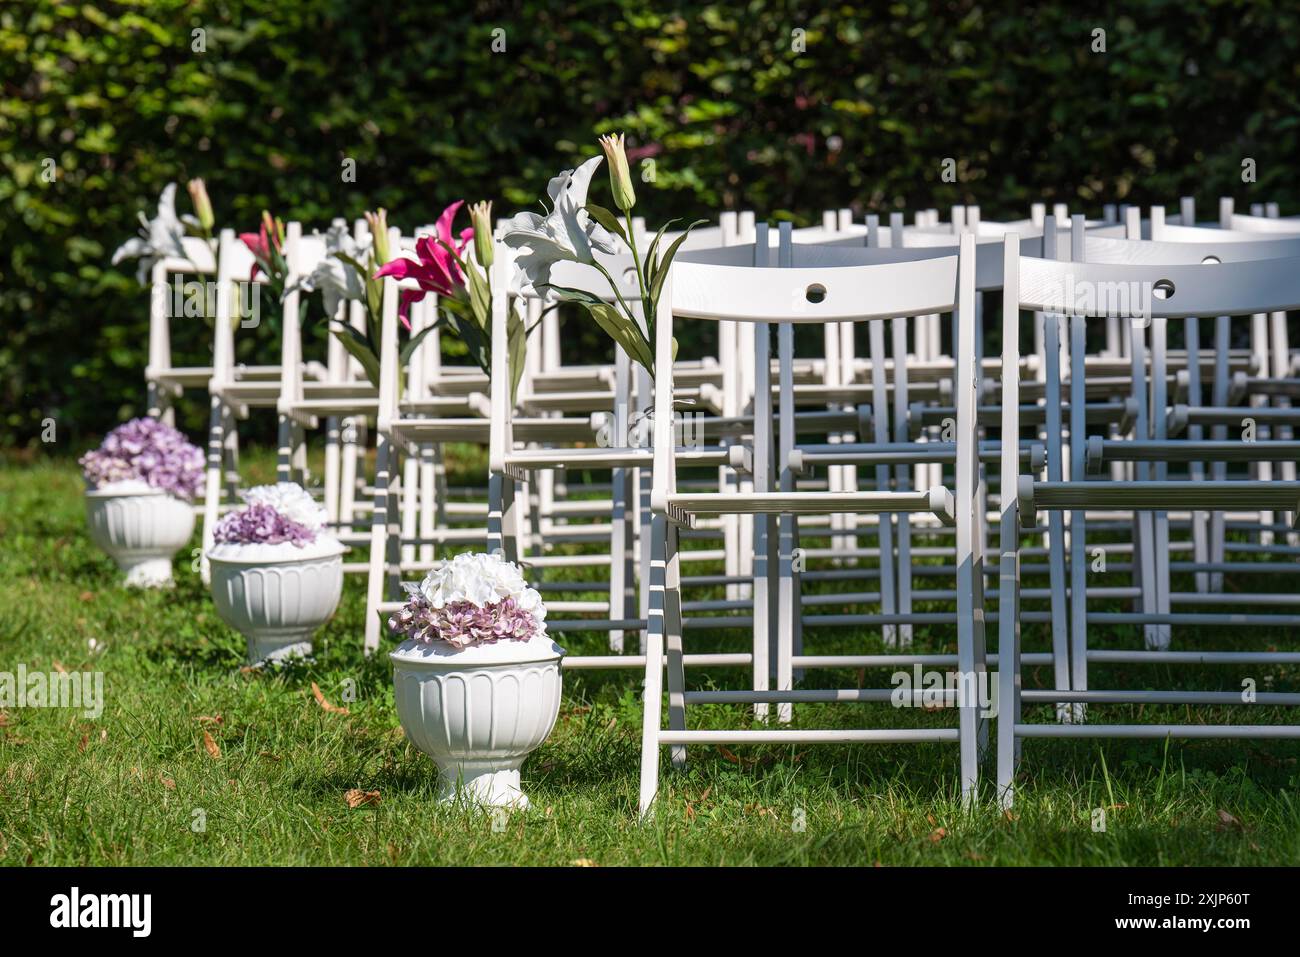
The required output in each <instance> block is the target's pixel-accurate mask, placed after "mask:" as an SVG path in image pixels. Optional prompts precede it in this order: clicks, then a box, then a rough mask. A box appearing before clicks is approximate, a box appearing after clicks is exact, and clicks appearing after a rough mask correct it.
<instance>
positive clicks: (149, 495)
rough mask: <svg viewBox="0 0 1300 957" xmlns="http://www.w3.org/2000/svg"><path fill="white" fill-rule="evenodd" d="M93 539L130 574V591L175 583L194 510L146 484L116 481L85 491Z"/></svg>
mask: <svg viewBox="0 0 1300 957" xmlns="http://www.w3.org/2000/svg"><path fill="white" fill-rule="evenodd" d="M86 523H87V525H88V526H89V528H90V537H91V539H92V540H93V541H94V543H95V544H96V545H98V546H99V547H100V548H102V549H103V550H104V551H105V552H107V553H108V555H109V557H110V558H112V559H113V561H115V562H116V563H117V567H118V568H120V569H121V570H122V571H123V572H125V573H126V580H125V584H126V586H127V587H130V588H165V587H169V586H170V585H172V583H173V579H172V556H174V555H175V554H176V553H177V552H178V551H179V550H180V549H182V548H184V547H185V545H187V544H188V543H189V540H190V536H191V535H192V534H193V533H194V507H193V506H192V505H191V504H190V503H189V502H186V501H184V500H183V499H179V498H176V497H175V496H173V495H168V494H167V493H166V492H163V491H161V490H160V489H156V488H150V487H149V486H148V485H146V484H145V483H144V482H137V481H129V482H118V483H114V484H111V485H105V486H101V487H100V488H97V489H90V490H88V491H87V492H86Z"/></svg>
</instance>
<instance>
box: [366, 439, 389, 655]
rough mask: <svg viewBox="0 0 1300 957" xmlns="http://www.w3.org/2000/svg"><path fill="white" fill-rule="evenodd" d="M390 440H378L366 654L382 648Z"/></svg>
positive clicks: (367, 588) (371, 536) (367, 583)
mask: <svg viewBox="0 0 1300 957" xmlns="http://www.w3.org/2000/svg"><path fill="white" fill-rule="evenodd" d="M389 450H390V445H389V442H388V440H387V439H386V438H385V437H384V436H383V435H378V436H376V439H375V507H374V512H373V513H372V514H371V516H370V571H369V574H368V576H367V578H366V637H365V653H366V654H367V655H369V654H372V653H373V652H375V651H376V650H378V648H379V632H380V627H381V624H382V622H381V620H380V613H379V603H380V602H382V601H383V600H384V578H385V572H386V570H385V567H384V566H385V559H386V556H387V554H388V495H389V492H388V475H389V467H390V463H389Z"/></svg>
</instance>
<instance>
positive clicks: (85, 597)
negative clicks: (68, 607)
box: [78, 591, 95, 601]
mask: <svg viewBox="0 0 1300 957" xmlns="http://www.w3.org/2000/svg"><path fill="white" fill-rule="evenodd" d="M78 597H79V598H80V599H81V600H82V601H94V600H95V593H94V592H93V591H83V592H82V593H81V594H80V595H79V596H78Z"/></svg>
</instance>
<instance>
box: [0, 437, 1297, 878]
mask: <svg viewBox="0 0 1300 957" xmlns="http://www.w3.org/2000/svg"><path fill="white" fill-rule="evenodd" d="M246 471H247V472H248V474H249V478H250V479H261V480H265V479H268V478H270V477H271V474H270V471H271V470H270V467H269V462H268V460H267V459H266V458H265V456H263V457H260V458H258V457H254V460H253V462H252V464H251V466H246ZM194 544H195V546H196V547H197V544H198V539H197V534H196V538H195V542H194ZM176 574H177V586H176V588H175V589H174V590H171V591H168V592H127V591H124V590H122V589H121V588H120V587H119V586H118V583H117V579H118V574H117V571H116V569H115V568H114V566H113V564H112V563H111V561H110V560H109V559H108V558H107V557H106V556H104V555H103V554H101V553H100V552H99V551H98V550H97V549H96V548H95V547H94V546H93V545H92V544H91V542H90V541H89V539H88V538H87V536H86V533H85V520H84V516H83V512H82V500H81V481H80V476H79V474H78V471H77V468H76V466H75V464H74V463H73V462H72V461H71V460H70V459H66V460H59V461H55V462H53V463H51V462H46V461H39V462H38V463H37V464H19V463H16V462H11V463H9V464H8V465H5V466H4V467H3V468H0V671H8V672H13V671H16V669H17V668H18V666H19V664H20V663H21V664H23V665H24V666H25V667H26V668H27V669H28V670H29V671H37V670H39V671H45V672H48V671H50V670H52V669H57V668H60V667H62V668H66V669H68V670H70V671H72V670H83V669H84V670H93V671H102V672H103V674H104V693H105V704H104V710H103V713H102V715H101V716H100V717H99V718H98V719H95V720H89V719H86V718H84V717H83V716H82V714H81V713H80V712H79V711H76V710H71V709H56V708H22V709H19V708H10V709H8V710H7V711H3V712H0V863H3V864H10V865H22V864H38V865H82V864H97V865H120V864H127V865H143V864H205V865H248V864H426V865H427V864H549V865H570V864H576V863H587V862H591V863H595V864H599V865H626V864H777V865H780V864H848V865H872V864H876V863H879V864H883V865H897V864H925V865H935V864H961V865H972V864H1096V865H1128V866H1132V865H1147V864H1169V865H1184V864H1292V863H1296V862H1298V861H1300V800H1298V799H1297V789H1298V788H1300V767H1297V764H1296V758H1297V756H1298V755H1300V746H1298V745H1297V744H1296V743H1294V742H1213V741H1202V742H1189V743H1179V742H1153V741H1145V742H1138V741H1128V742H1125V741H1115V742H1077V743H1076V742H1056V741H1030V742H1028V743H1027V744H1026V746H1025V751H1024V763H1023V771H1022V791H1021V795H1020V798H1019V800H1018V803H1017V806H1016V809H1015V811H1014V813H1011V814H1006V815H1004V814H1002V813H1001V812H999V811H997V810H996V809H995V808H994V807H993V806H992V802H991V801H990V800H987V795H986V801H985V803H984V805H983V806H982V807H980V808H978V809H976V810H975V811H973V812H969V813H967V812H963V811H962V809H961V807H960V805H959V803H958V801H957V786H956V767H957V765H956V749H955V747H953V746H951V745H938V744H934V745H920V746H902V745H898V746H893V745H890V746H861V747H850V746H816V745H812V746H804V745H800V746H796V747H777V746H763V747H757V746H756V747H736V748H731V749H724V748H717V747H700V748H697V749H694V750H693V751H692V752H691V761H690V766H689V768H688V769H687V770H686V771H684V772H677V773H675V772H672V771H671V770H669V769H668V767H667V760H666V757H665V761H664V764H665V770H664V774H663V791H662V792H661V795H660V798H659V802H658V804H659V808H658V812H659V813H658V815H657V817H656V819H655V821H654V823H653V824H650V825H645V826H639V825H638V824H637V823H636V821H635V807H636V796H637V793H636V792H637V779H638V765H639V757H640V756H639V743H640V738H639V734H640V678H639V675H638V674H637V673H636V672H635V671H626V672H606V673H585V674H575V673H569V674H566V676H565V697H564V703H563V707H562V711H561V715H560V719H559V722H558V724H557V725H556V729H555V732H554V734H553V735H552V736H551V739H550V740H549V741H548V742H547V743H546V744H545V745H544V746H543V747H542V748H541V749H539V750H538V751H537V752H535V753H534V755H533V756H532V757H531V758H530V759H529V760H528V762H527V763H526V764H525V765H524V775H523V776H524V786H525V789H526V790H527V791H528V793H529V794H530V796H531V798H532V802H533V807H532V809H531V810H529V811H527V812H516V813H512V814H510V815H509V816H508V818H505V819H502V818H499V817H498V818H497V819H495V820H494V819H493V818H492V817H491V816H490V815H485V814H482V813H476V812H473V811H465V810H457V809H455V808H447V807H443V806H440V805H439V804H438V803H436V800H435V794H436V773H435V769H434V766H433V764H432V762H431V761H430V760H429V759H428V758H427V757H425V756H424V755H423V754H421V753H420V752H419V751H417V750H415V749H414V748H413V747H412V746H411V745H410V744H408V743H407V742H406V740H405V738H404V736H403V734H402V732H401V730H400V728H399V726H398V723H397V716H396V713H395V711H394V708H393V694H392V688H391V680H390V669H389V665H388V661H387V658H386V656H385V655H383V654H380V655H377V656H375V657H373V658H371V659H369V660H367V659H366V658H365V657H364V656H363V655H362V653H361V638H362V631H363V621H362V619H363V614H364V596H363V583H362V581H361V579H359V578H355V577H349V579H348V581H347V584H346V586H345V589H346V590H345V594H344V599H343V603H342V605H341V607H340V610H339V612H338V614H337V616H336V617H335V618H334V620H333V621H331V622H330V623H329V624H328V625H327V626H326V627H325V628H323V629H322V630H321V632H320V633H319V634H318V636H317V640H316V652H317V653H316V658H315V660H314V661H313V662H311V663H307V664H300V665H296V666H293V667H292V668H290V669H287V670H283V671H281V672H279V673H274V674H270V673H262V672H254V671H250V670H247V669H244V668H242V667H241V666H242V665H243V656H244V642H243V639H242V638H241V637H240V636H239V635H238V634H237V633H235V632H233V631H232V630H231V629H229V628H227V627H226V626H225V625H224V624H223V623H222V622H221V621H220V619H219V618H218V617H217V615H216V612H215V611H214V609H213V605H212V602H211V600H210V599H209V597H208V595H207V593H206V591H205V590H204V588H203V586H202V585H201V583H200V581H199V578H198V575H197V573H196V572H194V571H193V570H192V567H191V557H190V555H189V554H187V553H182V554H181V555H178V556H177V561H176ZM1290 581H1292V582H1293V581H1294V578H1291V579H1290ZM1247 584H1250V585H1252V586H1253V583H1247ZM927 587H951V585H950V584H943V585H937V584H936V585H928V586H927ZM1292 587H1293V586H1292ZM573 597H580V596H573ZM691 597H695V596H691ZM701 597H702V596H701ZM818 610H819V611H820V610H821V609H818ZM827 610H833V609H827ZM947 631H950V629H947V630H946V629H943V628H937V627H936V628H933V629H920V630H919V631H918V634H917V639H916V647H917V650H934V651H939V650H951V649H952V642H953V639H952V636H951V635H950V634H948V633H946V632H947ZM841 632H842V633H838V634H831V635H826V636H816V635H810V636H809V637H808V648H809V651H810V652H813V651H822V650H825V651H841V650H844V651H847V650H850V649H855V650H862V649H876V648H879V647H880V645H879V641H878V638H876V637H875V636H872V635H862V634H852V633H847V632H843V630H841ZM555 637H557V639H558V640H559V641H560V643H561V644H562V645H565V646H566V647H567V648H568V649H569V650H570V651H573V652H585V653H595V652H599V651H600V650H601V649H602V641H603V638H602V636H599V635H594V634H586V635H583V634H567V635H557V636H555ZM1294 637H1295V636H1294V635H1291V636H1287V635H1285V634H1280V633H1279V634H1268V633H1261V632H1258V631H1256V632H1251V633H1247V634H1222V633H1220V634H1206V635H1200V634H1196V633H1191V632H1188V633H1187V634H1186V635H1183V634H1179V635H1177V636H1176V641H1178V642H1179V643H1180V644H1179V647H1196V646H1197V643H1198V642H1204V643H1206V646H1210V645H1211V644H1212V645H1213V646H1214V647H1243V648H1246V647H1249V648H1257V649H1262V648H1265V647H1269V646H1271V645H1277V646H1280V647H1288V645H1287V644H1286V642H1287V641H1288V640H1289V641H1290V646H1291V647H1294ZM92 640H93V641H94V642H95V647H94V648H92V645H91V641H92ZM747 640H748V639H747V637H743V638H742V637H740V636H738V635H737V634H735V633H732V634H730V635H727V634H718V635H704V636H696V635H694V634H688V644H689V649H690V650H712V649H715V648H717V649H722V648H731V649H733V650H738V649H741V648H743V647H744V645H745V643H746V642H747ZM1138 640H1139V639H1138V638H1137V636H1136V631H1135V630H1133V629H1129V630H1126V631H1124V632H1122V633H1117V634H1115V635H1113V636H1106V637H1105V638H1104V639H1101V640H1098V642H1097V644H1099V645H1104V644H1113V645H1114V646H1116V647H1133V646H1134V642H1136V641H1138ZM1184 642H1185V644H1183V643H1184ZM1025 645H1026V650H1040V649H1042V648H1043V647H1045V645H1044V641H1043V638H1042V635H1041V631H1036V630H1034V629H1032V628H1027V629H1026V639H1025ZM1256 671H1257V672H1258V671H1260V669H1256ZM1294 671H1295V669H1289V668H1272V669H1268V670H1267V672H1266V673H1262V674H1260V673H1256V674H1253V675H1250V676H1251V677H1254V678H1255V679H1256V680H1257V682H1258V686H1259V688H1260V690H1266V689H1268V690H1276V691H1283V690H1288V689H1294V688H1295V687H1296V685H1297V681H1296V675H1295V673H1294ZM691 677H692V682H693V683H696V682H699V683H704V684H709V683H712V684H715V685H717V686H719V687H728V686H730V687H738V686H739V685H738V684H737V682H738V681H739V680H741V678H740V676H739V675H738V674H735V673H731V674H728V673H726V672H723V671H719V672H717V673H716V674H705V675H699V674H697V673H692V676H691ZM1241 677H1242V675H1241V674H1238V673H1237V672H1234V671H1232V670H1231V669H1219V670H1216V669H1212V668H1200V669H1185V670H1183V671H1181V672H1180V671H1177V670H1174V669H1169V668H1148V669H1146V670H1141V669H1139V668H1137V667H1136V666H1133V667H1129V668H1127V669H1122V668H1121V669H1097V670H1096V671H1095V672H1094V681H1093V685H1094V686H1095V687H1147V686H1151V687H1156V686H1161V687H1177V686H1180V683H1181V685H1182V686H1188V687H1192V686H1195V687H1211V688H1223V689H1238V688H1240V680H1241ZM1049 678H1050V675H1049V674H1047V673H1046V669H1040V670H1039V671H1038V672H1035V671H1031V672H1029V673H1027V675H1026V682H1027V684H1029V683H1033V682H1037V683H1039V684H1041V683H1043V682H1045V681H1046V680H1048V679H1049ZM809 680H810V681H814V680H815V681H816V682H818V683H819V684H821V685H823V686H827V687H830V686H842V687H852V686H854V684H855V683H856V682H857V681H858V680H859V679H858V676H857V675H856V674H855V673H852V672H843V673H834V672H825V673H817V674H815V675H814V676H811V677H810V679H809ZM872 680H873V681H874V682H876V683H877V684H882V683H884V679H881V678H878V677H875V676H873V679H872ZM313 683H315V684H316V685H318V686H319V688H320V689H321V692H322V693H323V694H324V696H325V697H326V698H327V699H328V700H329V701H331V702H333V703H334V704H336V705H338V704H342V705H346V707H347V712H348V713H346V714H342V713H337V712H331V711H327V710H325V709H323V708H322V707H321V706H320V705H319V704H318V703H317V701H316V700H315V697H314V695H313V692H312V684H313ZM813 686H816V685H813ZM348 688H354V689H355V700H348V701H345V700H344V697H345V694H346V689H348ZM1137 710H1138V709H1136V708H1132V707H1129V706H1113V707H1112V708H1111V709H1110V710H1109V711H1107V710H1104V709H1102V708H1096V709H1095V714H1096V716H1097V720H1105V719H1106V716H1107V715H1110V716H1113V717H1118V716H1128V715H1132V714H1135V713H1136V711H1137ZM1240 710H1241V709H1237V711H1238V712H1240ZM1027 713H1029V714H1030V715H1031V720H1048V718H1049V717H1050V714H1049V713H1048V710H1047V709H1045V708H1036V709H1031V710H1028V711H1027ZM1198 713H1199V714H1203V715H1205V716H1206V720H1209V719H1211V718H1213V719H1215V720H1224V719H1231V718H1233V717H1236V719H1237V720H1241V721H1259V722H1266V723H1267V722H1273V723H1282V722H1286V721H1288V720H1294V718H1292V717H1289V716H1288V714H1287V713H1286V712H1285V711H1283V710H1281V709H1264V708H1257V709H1252V711H1251V713H1250V714H1249V715H1246V716H1245V717H1241V716H1240V714H1238V715H1235V716H1234V715H1233V713H1232V711H1231V710H1230V709H1203V710H1202V711H1200V712H1190V713H1189V712H1186V711H1185V709H1161V708H1150V707H1148V708H1146V709H1145V711H1144V712H1143V719H1144V720H1150V721H1153V722H1160V721H1171V722H1186V721H1195V720H1198V718H1197V717H1196V714H1198ZM728 715H729V716H730V717H731V719H732V721H733V722H735V721H738V720H743V719H742V718H740V717H738V712H736V711H734V710H733V711H731V712H727V711H726V710H724V709H722V708H721V707H705V708H697V709H693V710H692V717H691V723H692V725H693V726H698V727H707V726H709V725H710V724H711V723H715V722H720V721H721V720H722V719H723V718H724V717H726V716H728ZM855 719H857V720H869V721H873V722H877V724H878V726H890V725H916V724H918V723H938V724H951V723H954V722H955V715H954V714H953V713H952V712H939V713H924V712H920V711H914V710H895V709H892V708H889V707H888V706H874V705H839V706H836V707H831V706H797V708H796V720H797V721H798V722H800V723H804V724H807V725H809V726H822V727H836V726H853V724H854V722H855ZM205 735H206V736H208V737H210V743H208V741H206V740H205ZM989 770H990V778H989V780H991V771H992V768H991V767H990V769H989ZM353 789H359V790H361V791H366V792H376V791H377V792H378V802H377V803H370V804H366V805H363V806H360V807H356V808H351V807H349V804H348V802H347V801H346V800H345V797H344V795H345V793H346V792H348V791H351V790H353ZM1098 808H1102V809H1105V810H1106V829H1105V831H1104V832H1098V831H1094V829H1093V821H1094V811H1095V809H1098ZM200 824H201V825H202V826H201V827H200Z"/></svg>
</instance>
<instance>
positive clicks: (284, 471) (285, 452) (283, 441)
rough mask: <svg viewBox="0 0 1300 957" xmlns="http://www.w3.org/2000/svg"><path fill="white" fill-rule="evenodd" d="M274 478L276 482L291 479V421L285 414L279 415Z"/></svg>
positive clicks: (289, 480) (290, 480)
mask: <svg viewBox="0 0 1300 957" xmlns="http://www.w3.org/2000/svg"><path fill="white" fill-rule="evenodd" d="M275 444H276V456H275V480H276V481H277V482H292V481H293V421H292V420H291V419H290V418H289V417H288V416H287V415H281V416H280V424H279V427H278V429H277V435H276V443H275Z"/></svg>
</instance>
